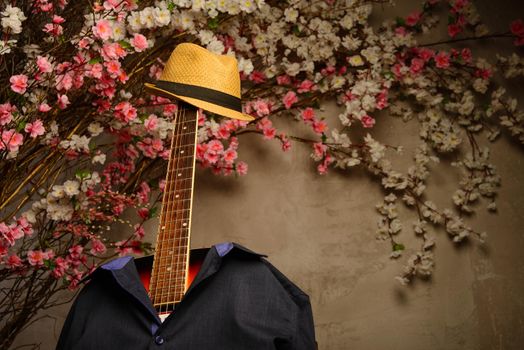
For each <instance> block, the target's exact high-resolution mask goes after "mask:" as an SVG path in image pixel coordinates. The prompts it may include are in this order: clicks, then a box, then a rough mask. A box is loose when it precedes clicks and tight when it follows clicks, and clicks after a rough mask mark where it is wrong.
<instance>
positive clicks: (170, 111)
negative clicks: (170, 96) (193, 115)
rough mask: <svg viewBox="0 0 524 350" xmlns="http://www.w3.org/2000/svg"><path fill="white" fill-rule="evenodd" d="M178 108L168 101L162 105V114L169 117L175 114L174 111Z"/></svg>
mask: <svg viewBox="0 0 524 350" xmlns="http://www.w3.org/2000/svg"><path fill="white" fill-rule="evenodd" d="M177 110H178V106H177V105H176V104H174V103H169V104H167V105H165V106H164V109H163V110H162V114H163V115H165V116H166V117H171V116H173V115H174V114H175V112H176V111H177Z"/></svg>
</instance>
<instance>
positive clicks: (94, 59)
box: [89, 56, 102, 64]
mask: <svg viewBox="0 0 524 350" xmlns="http://www.w3.org/2000/svg"><path fill="white" fill-rule="evenodd" d="M100 62H102V57H100V56H98V57H93V58H91V59H90V60H89V64H96V63H100Z"/></svg>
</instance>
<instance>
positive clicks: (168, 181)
mask: <svg viewBox="0 0 524 350" xmlns="http://www.w3.org/2000/svg"><path fill="white" fill-rule="evenodd" d="M177 112H178V111H177ZM179 121H180V115H179V113H176V115H175V126H174V127H173V136H172V139H171V149H170V152H169V163H168V167H167V175H166V184H165V188H164V190H165V191H166V192H167V193H166V197H165V199H166V200H167V202H166V203H165V204H164V203H162V204H163V205H162V207H163V208H164V209H165V213H164V214H165V215H164V217H163V218H162V219H163V220H162V222H161V225H162V226H161V227H160V230H161V232H162V241H161V244H159V246H158V247H157V248H158V249H160V252H159V256H158V257H159V259H160V261H159V266H158V269H157V271H155V274H156V280H157V284H156V298H155V303H157V304H159V303H160V304H161V303H162V294H163V293H162V291H160V290H159V288H160V287H159V284H160V283H161V280H160V271H161V270H162V258H163V257H164V253H165V248H166V247H165V244H166V240H165V239H166V235H167V232H168V231H167V230H166V227H167V223H166V218H167V217H168V215H169V214H168V211H169V207H170V205H171V204H172V201H171V199H170V197H171V184H172V181H171V177H172V174H171V173H170V172H169V170H170V169H171V168H172V167H173V156H174V155H173V153H174V144H175V143H176V137H177V125H178V123H179ZM167 254H169V252H167ZM166 257H167V256H166ZM159 299H160V300H159ZM162 307H163V306H162V305H160V307H159V310H158V311H159V313H161V312H162V311H163V310H162Z"/></svg>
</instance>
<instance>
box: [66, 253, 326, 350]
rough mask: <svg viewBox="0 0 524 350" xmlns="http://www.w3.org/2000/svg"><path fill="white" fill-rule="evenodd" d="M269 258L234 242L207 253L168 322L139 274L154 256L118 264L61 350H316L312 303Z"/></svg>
mask: <svg viewBox="0 0 524 350" xmlns="http://www.w3.org/2000/svg"><path fill="white" fill-rule="evenodd" d="M193 252H194V251H192V253H193ZM201 252H202V251H201ZM264 257H265V255H262V254H258V253H255V252H253V251H251V250H249V249H247V248H245V247H242V246H241V245H239V244H236V243H223V244H217V245H215V246H213V247H212V248H210V249H208V250H206V251H205V259H204V261H203V264H202V267H201V268H200V271H199V272H198V274H197V275H196V277H195V279H194V281H193V283H192V284H191V286H190V287H189V289H188V290H187V292H186V294H185V295H184V297H183V299H182V301H181V302H180V303H179V304H177V307H176V308H175V311H174V312H173V313H171V315H169V316H168V317H167V319H166V320H165V321H164V322H161V321H160V319H159V317H158V315H157V312H156V310H155V309H154V307H153V305H152V303H151V299H150V298H149V296H148V295H147V292H146V290H145V288H144V286H143V284H142V282H141V281H140V278H139V275H138V272H137V268H136V266H137V264H140V263H141V261H142V262H143V261H145V260H144V259H152V257H146V258H140V259H133V258H132V257H122V258H118V259H115V260H113V261H111V262H109V263H107V264H105V265H102V266H101V267H100V268H98V269H97V270H96V271H95V272H94V273H93V274H92V275H91V278H90V281H89V282H88V283H87V284H86V285H85V286H84V288H83V289H82V290H81V291H80V293H79V295H78V297H77V298H76V300H75V302H74V303H73V305H72V307H71V310H70V312H69V314H68V316H67V319H66V321H65V323H64V326H63V328H62V333H61V334H60V339H59V341H58V345H57V350H61V349H75V350H84V349H85V350H88V349H92V350H95V349H96V350H104V349H111V350H114V349H117V350H124V349H173V350H193V349H194V350H207V349H215V350H216V349H224V350H237V349H238V350H246V349H249V350H266V349H267V350H270V349H279V350H314V349H316V342H315V332H314V326H313V315H312V312H311V305H310V302H309V297H308V296H307V295H306V294H305V293H304V292H302V291H301V290H300V289H299V288H298V287H297V286H296V285H295V284H293V283H292V282H291V281H290V280H289V279H288V278H286V277H285V276H284V275H283V274H282V273H281V272H279V271H278V270H277V269H276V268H275V267H274V266H273V265H271V264H270V263H269V262H268V261H267V260H266V259H264Z"/></svg>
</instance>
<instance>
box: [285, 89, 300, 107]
mask: <svg viewBox="0 0 524 350" xmlns="http://www.w3.org/2000/svg"><path fill="white" fill-rule="evenodd" d="M283 102H284V106H285V107H286V109H289V108H291V106H292V105H293V104H295V103H297V102H298V98H297V95H296V94H295V93H294V92H293V91H288V93H287V94H286V95H285V96H284V99H283Z"/></svg>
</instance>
